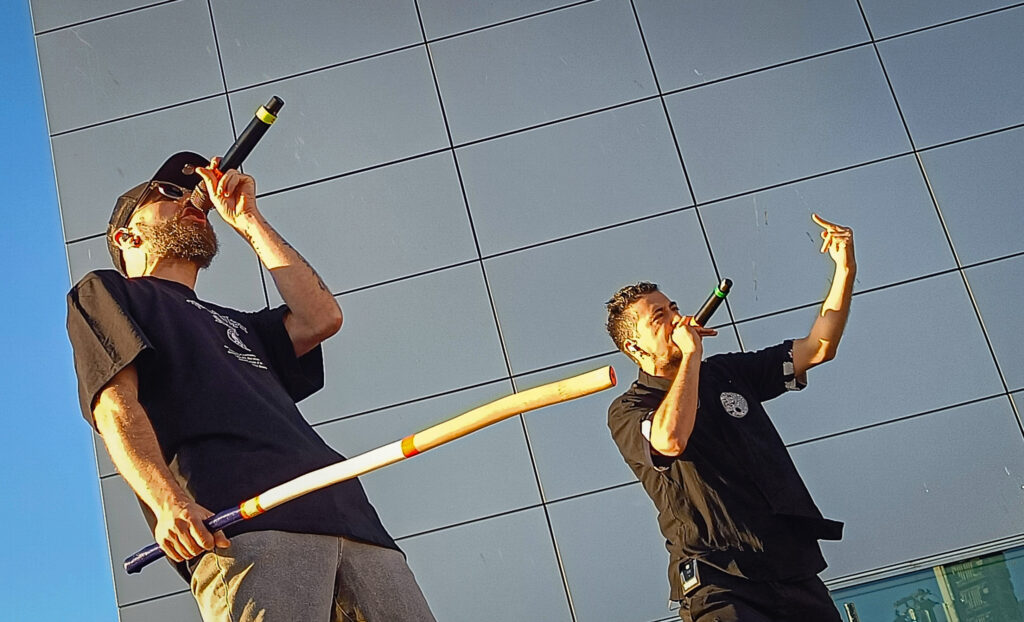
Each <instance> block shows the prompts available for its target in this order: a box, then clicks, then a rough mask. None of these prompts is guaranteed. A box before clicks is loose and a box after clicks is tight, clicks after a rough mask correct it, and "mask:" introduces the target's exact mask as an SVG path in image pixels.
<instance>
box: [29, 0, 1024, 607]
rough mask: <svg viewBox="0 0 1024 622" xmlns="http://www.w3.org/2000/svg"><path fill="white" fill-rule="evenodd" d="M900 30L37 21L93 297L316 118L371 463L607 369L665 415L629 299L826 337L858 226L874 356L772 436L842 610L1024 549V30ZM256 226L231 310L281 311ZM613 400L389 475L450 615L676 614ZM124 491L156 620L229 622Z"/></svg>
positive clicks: (304, 18)
mask: <svg viewBox="0 0 1024 622" xmlns="http://www.w3.org/2000/svg"><path fill="white" fill-rule="evenodd" d="M895 6H896V5H894V4H892V3H888V2H883V1H881V0H877V1H876V0H871V1H869V0H830V1H829V2H827V3H823V2H821V3H819V2H797V1H793V2H790V3H786V7H785V9H784V10H782V9H780V11H776V12H770V13H765V11H766V9H765V8H764V3H759V2H755V1H750V2H736V3H729V4H723V3H721V2H710V1H707V2H681V1H679V2H671V1H668V0H632V1H631V0H585V1H583V2H557V1H554V0H550V1H548V2H542V1H538V0H529V1H528V0H518V1H515V2H512V1H509V2H504V1H503V2H500V3H499V2H493V3H490V2H460V1H457V0H405V1H399V0H390V1H387V2H384V1H380V2H372V3H370V2H355V1H353V2H326V1H322V2H302V3H294V4H291V5H282V4H281V3H278V2H270V1H269V0H250V1H246V2H242V1H241V0H173V1H170V2H156V3H149V4H146V3H141V2H127V1H119V2H115V1H113V0H110V1H106V2H97V3H89V7H90V8H89V9H86V8H85V4H82V3H75V4H74V5H73V6H72V5H68V4H67V3H64V2H59V1H58V0H32V9H33V15H34V19H35V26H36V43H37V49H38V52H39V59H40V67H41V72H42V81H43V89H44V95H45V101H46V108H47V109H46V112H47V118H48V121H49V129H50V133H51V144H52V148H53V154H54V161H55V167H56V176H57V183H58V192H59V197H60V208H61V214H62V219H63V223H64V231H65V238H66V242H67V251H68V261H69V268H70V273H71V274H72V277H73V278H75V279H77V278H78V277H80V276H81V275H83V274H84V273H85V272H87V271H89V270H91V269H95V268H106V267H109V258H108V256H107V254H106V250H105V248H104V242H103V239H102V232H103V231H104V228H105V225H106V220H107V218H108V216H109V210H110V207H111V205H112V202H113V200H114V198H115V197H116V196H117V195H118V194H119V193H120V192H121V191H123V190H124V189H126V188H128V187H130V186H132V185H134V184H135V183H137V182H138V181H140V180H143V179H146V178H148V177H149V175H150V174H151V173H152V171H153V170H155V168H156V167H157V166H158V165H159V164H160V162H162V161H163V159H164V158H165V157H166V155H168V154H169V153H171V152H174V151H177V150H180V149H184V148H188V149H193V150H197V151H200V152H203V153H207V154H210V155H219V154H221V153H222V152H223V151H224V150H225V149H226V148H227V146H228V145H229V144H230V143H231V141H232V138H233V136H234V135H235V134H237V132H238V131H240V130H241V128H242V127H244V125H245V123H246V122H247V121H248V118H249V115H251V114H252V111H253V110H255V108H256V107H257V106H259V105H260V104H262V103H263V102H265V101H266V100H267V99H268V97H269V95H271V94H277V95H280V96H281V97H282V98H283V99H284V100H285V101H286V102H287V105H286V107H285V108H284V110H283V112H282V115H281V117H280V120H279V121H278V122H277V124H276V125H275V127H274V128H273V129H272V130H271V131H270V132H269V133H268V135H267V137H266V139H265V140H264V141H263V143H262V144H261V145H260V146H259V147H258V148H257V149H256V151H255V152H254V153H253V155H252V157H251V158H250V159H249V160H248V162H247V166H246V167H245V168H246V171H247V172H248V173H250V174H252V175H254V176H255V177H256V179H257V183H258V189H259V193H260V200H259V201H260V206H261V207H262V209H263V210H264V212H265V213H266V215H267V216H268V218H269V219H270V220H271V222H272V223H273V224H274V225H275V226H276V227H278V228H279V230H280V231H282V232H283V233H284V234H285V236H286V237H287V238H288V239H289V240H290V241H291V242H293V243H294V244H295V246H296V247H297V248H298V249H299V250H300V251H302V252H304V253H305V254H306V256H307V257H308V258H310V259H311V261H312V263H313V264H314V265H315V266H316V267H318V268H319V269H321V271H322V274H323V276H324V279H325V281H326V282H327V283H328V285H329V286H330V287H331V289H332V291H334V292H335V293H336V295H337V297H338V298H339V300H340V302H341V304H342V306H343V308H344V309H345V318H346V321H345V328H344V329H343V330H342V332H341V333H340V334H339V335H337V336H336V337H334V338H333V339H331V340H330V341H329V342H328V343H327V344H326V345H325V348H324V350H325V357H326V367H327V388H326V389H325V390H324V391H322V392H321V393H320V394H318V395H316V396H314V397H312V398H310V399H309V400H307V401H306V402H304V403H303V404H301V405H300V406H301V408H302V410H303V412H304V414H305V415H306V416H307V418H308V419H309V420H310V421H311V422H313V423H314V424H315V426H316V427H317V429H318V431H319V432H320V433H321V434H322V435H323V436H324V437H325V438H326V439H327V440H328V442H330V443H331V444H332V445H334V446H335V447H336V448H337V449H338V450H339V451H341V452H342V453H345V454H348V455H351V454H353V453H355V452H358V451H362V450H365V449H369V448H372V447H373V446H375V445H377V444H380V443H383V442H387V441H390V440H394V439H396V438H399V437H401V436H403V435H405V434H407V433H410V432H413V431H415V430H417V429H420V428H422V427H424V426H426V425H428V424H430V423H433V422H436V421H439V420H441V419H443V418H446V417H448V416H450V415H454V414H457V413H458V412H461V411H463V410H465V409H468V408H470V407H472V406H475V405H478V404H480V403H483V402H485V401H487V400H490V399H493V398H495V397H498V396H500V395H503V394H506V393H508V392H510V391H512V390H515V389H517V388H527V387H529V386H533V385H536V384H540V383H542V382H546V381H549V380H554V379H557V378H558V377H562V376H568V375H571V374H573V373H576V372H579V371H583V370H585V369H588V368H593V367H597V366H599V365H603V364H607V363H609V362H611V363H614V364H615V365H616V366H617V369H618V371H619V377H620V383H622V384H625V383H628V382H630V381H631V380H632V378H633V374H634V372H633V368H632V367H631V365H630V364H629V362H628V361H627V360H626V359H625V358H624V357H623V356H621V355H618V354H616V353H614V348H613V346H612V345H611V343H610V341H609V340H608V339H607V337H606V336H605V335H604V334H603V321H604V309H603V303H604V301H605V300H606V299H607V298H608V297H609V295H610V294H611V293H612V292H614V291H615V290H616V289H617V288H618V287H619V286H621V285H624V284H626V283H628V282H632V281H636V280H641V279H643V280H653V281H656V282H658V283H660V284H661V285H662V287H663V289H665V290H666V291H668V292H669V293H670V294H671V295H672V296H673V297H675V299H676V300H678V301H679V302H680V304H681V306H682V307H684V310H688V309H690V308H691V307H693V308H695V307H696V306H697V305H698V304H699V303H700V302H701V301H702V300H703V298H704V296H705V295H706V293H707V291H708V290H709V289H710V287H711V286H712V285H713V283H714V282H715V281H716V280H717V278H718V277H720V276H727V277H730V278H732V279H733V280H734V282H735V283H736V289H735V291H734V293H733V294H732V295H731V297H730V306H729V312H728V313H720V315H719V316H718V318H717V319H718V321H720V322H722V324H723V328H724V330H722V333H721V335H720V336H719V337H718V338H717V339H716V340H714V341H713V342H710V343H708V345H707V348H708V351H709V352H716V351H724V350H734V349H738V348H745V349H754V348H759V347H763V346H766V345H770V344H772V343H775V342H777V341H779V340H781V339H783V338H787V337H795V336H802V335H804V334H806V331H807V329H808V328H809V326H810V324H811V322H812V321H813V319H814V316H815V313H816V308H817V304H818V303H819V301H820V300H821V298H822V296H823V295H824V293H825V291H826V289H827V283H828V279H829V277H830V275H831V263H830V262H829V260H828V259H827V258H825V257H822V256H820V255H818V252H817V249H818V239H817V237H816V236H817V228H816V227H815V226H814V225H813V224H812V223H811V221H810V213H811V212H818V213H820V214H822V215H823V216H825V217H826V218H830V219H833V220H835V221H837V222H840V223H842V224H846V225H850V226H852V227H853V228H854V230H855V231H856V239H857V255H858V260H859V264H860V271H859V274H858V282H857V286H856V290H855V296H854V303H853V312H852V316H851V319H850V324H849V328H848V332H847V336H846V338H845V340H844V342H843V348H842V349H841V351H840V353H839V357H838V358H837V359H836V360H835V361H833V362H832V363H829V364H828V365H826V366H824V367H822V368H819V369H815V370H814V371H812V372H811V374H810V386H809V387H808V388H807V389H806V390H805V391H804V392H803V393H801V394H795V395H789V396H786V397H782V398H780V399H778V400H777V401H776V402H773V403H771V404H770V405H769V407H768V409H769V412H770V413H771V414H772V415H773V417H774V419H775V421H776V423H777V425H778V428H779V430H780V432H781V433H782V435H783V437H784V439H785V440H786V442H787V443H789V444H790V445H791V450H792V452H793V455H794V458H795V459H796V461H797V463H798V466H799V467H800V469H801V471H802V472H803V473H804V475H805V478H806V479H807V482H808V485H809V487H810V488H811V491H812V493H813V494H814V495H815V497H816V499H817V500H818V501H819V505H820V506H821V508H822V510H823V512H824V513H825V515H827V516H830V517H834V518H837V519H841V520H844V521H846V523H847V525H848V527H847V537H846V538H845V539H844V540H843V541H842V542H839V543H829V544H827V545H826V547H825V552H826V555H827V558H828V560H829V562H830V564H831V567H830V569H829V570H828V571H827V572H826V575H825V577H826V579H827V580H828V581H829V582H830V584H831V585H834V586H840V585H849V584H853V583H857V582H859V581H863V580H866V578H877V577H880V576H886V575H891V574H896V573H899V572H903V571H905V570H907V569H909V568H912V567H914V566H915V564H916V563H917V562H920V561H922V560H947V561H948V560H952V559H956V558H958V557H962V556H965V555H967V554H973V553H977V552H984V551H988V550H997V549H999V548H1001V547H1002V548H1005V547H1008V546H1010V545H1013V544H1015V543H1016V544H1019V543H1020V542H1022V541H1024V518H1022V517H1024V496H1022V495H1021V488H1022V485H1024V435H1022V423H1021V417H1020V412H1019V408H1018V404H1019V402H1020V399H1021V395H1022V393H1020V390H1021V389H1024V358H1022V355H1021V352H1024V337H1022V332H1021V331H1020V311H1019V309H1020V308H1021V303H1022V302H1024V297H1022V294H1021V292H1022V291H1024V281H1022V277H1021V275H1022V274H1024V263H1022V259H1021V256H1022V255H1024V241H1022V238H1021V236H1020V231H1022V230H1024V209H1022V204H1024V186H1022V185H1021V181H1020V179H1021V177H1020V162H1021V156H1022V154H1024V128H1022V126H1024V87H1022V86H1021V85H1022V82H1021V81H1020V76H1021V75H1024V53H1022V51H1024V48H1022V45H1024V44H1022V41H1024V39H1022V38H1021V37H1020V36H1019V35H1020V32H1022V30H1024V6H1021V5H1019V4H1016V5H1012V4H1011V5H1009V6H1008V3H1005V2H994V1H991V2H984V3H971V9H970V10H968V8H967V5H966V4H964V3H960V2H937V3H936V2H928V3H925V2H907V3H899V7H900V10H899V11H897V10H896V8H895ZM222 229H225V230H222V231H220V232H219V233H220V238H221V240H222V242H223V255H222V256H221V257H219V258H218V259H217V260H216V261H215V262H214V265H213V267H212V268H211V270H210V271H209V272H208V273H205V274H203V275H201V276H200V279H199V287H198V291H199V294H200V296H202V297H205V298H207V299H210V300H214V301H217V302H220V303H223V304H228V305H234V306H237V307H240V308H246V309H255V308H260V307H262V306H265V305H268V304H275V303H276V302H277V301H278V300H279V297H278V296H277V295H276V293H275V292H273V291H272V290H273V287H272V284H271V283H270V282H269V279H267V278H266V275H265V274H264V273H263V272H262V270H261V268H260V266H259V263H258V261H257V260H256V258H255V257H254V256H253V254H252V252H251V251H250V250H249V249H247V248H246V246H245V244H244V243H243V242H242V241H241V240H240V239H238V238H237V236H235V235H234V234H233V233H232V232H230V231H228V230H226V229H227V228H226V227H224V228H222ZM268 290H269V291H268ZM1014 392H1017V393H1016V394H1015V393H1014ZM611 398H612V393H611V392H608V393H605V394H601V395H597V396H591V397H588V398H585V399H583V400H580V401H577V402H573V403H570V404H564V405H560V406H557V407H553V408H550V409H548V410H546V411H540V412H536V413H531V414H528V415H526V416H523V417H521V418H517V419H513V420H511V421H508V422H505V423H503V424H501V425H498V426H495V427H494V428H493V429H489V430H487V431H484V432H480V433H479V434H477V435H474V436H472V437H469V438H466V439H463V440H461V441H459V442H458V443H456V444H454V445H453V446H450V447H445V448H442V449H439V450H437V452H436V453H432V454H429V455H426V456H423V457H420V458H417V459H415V460H414V461H411V462H409V463H407V464H402V465H397V466H395V467H392V468H389V469H387V470H385V471H382V472H379V473H374V474H371V475H370V476H367V477H366V478H364V484H365V487H366V489H367V492H368V494H369V495H370V497H371V500H372V501H373V502H374V503H375V505H376V507H377V508H378V510H379V511H380V514H381V516H382V519H383V521H384V523H385V525H387V526H388V527H389V528H390V529H391V530H392V532H393V533H394V535H395V536H396V537H398V539H399V543H400V544H401V545H402V547H403V549H404V550H405V551H406V552H407V553H408V556H409V561H410V564H411V566H412V567H413V570H414V571H415V573H416V575H417V577H418V578H419V581H420V584H421V585H422V586H423V589H424V592H425V594H426V597H427V599H428V600H429V601H430V603H431V606H432V607H433V609H434V611H435V613H436V614H437V616H438V619H439V620H456V621H459V620H480V619H488V620H508V621H512V620H542V621H544V622H561V621H567V622H568V621H575V622H602V621H614V622H620V621H626V622H651V621H654V620H663V619H673V613H672V612H671V611H669V610H668V608H667V607H666V605H665V603H666V596H667V591H668V586H667V583H666V580H665V572H664V566H665V562H666V558H667V555H666V553H665V551H664V549H663V548H662V545H661V537H660V535H659V534H658V531H657V526H656V522H655V513H654V509H653V506H652V505H651V503H650V502H649V501H648V500H647V499H646V497H645V496H644V494H643V491H642V489H641V488H640V487H639V485H638V484H637V483H636V482H635V481H634V480H633V478H632V476H631V474H630V473H629V471H628V469H627V468H626V467H625V465H624V464H623V463H622V460H621V458H620V457H619V456H618V454H617V452H616V450H615V447H614V445H613V444H612V442H611V440H610V438H609V436H608V433H607V430H606V428H605V422H604V421H605V408H606V406H607V403H608V402H609V401H610V399H611ZM1015 400H1016V401H1015ZM69 417H71V420H74V419H75V418H76V415H74V413H69ZM79 424H80V422H78V421H76V422H75V423H73V424H69V425H79ZM82 433H83V434H88V433H89V432H88V429H87V428H86V427H85V426H84V425H83V427H82ZM99 452H100V453H101V454H102V453H103V450H102V448H100V449H99ZM98 464H99V466H98V474H99V477H100V479H101V483H102V492H103V502H104V512H105V514H106V521H107V525H108V527H109V541H110V549H111V555H112V560H113V561H112V563H113V566H114V569H115V570H114V575H115V588H116V594H117V601H118V605H119V607H120V612H121V618H122V620H147V621H154V622H155V621H159V620H168V621H170V620H175V621H181V620H198V619H199V618H198V614H197V613H196V610H195V606H194V604H192V602H191V599H190V598H189V596H188V594H187V587H186V586H185V584H184V583H183V582H182V581H181V580H180V579H179V578H178V577H177V576H176V575H174V574H173V573H172V572H171V571H170V569H169V567H167V566H166V565H165V564H157V565H155V566H154V567H153V568H149V569H147V570H146V571H145V572H144V573H142V575H140V576H132V577H128V576H126V575H125V574H124V573H123V571H122V570H121V563H120V562H121V559H122V558H123V557H125V556H126V555H127V554H129V553H130V552H132V551H134V550H135V549H136V548H138V547H139V546H141V545H143V544H145V543H146V541H147V538H148V534H147V531H146V528H145V525H144V523H143V521H142V518H141V515H140V513H139V510H138V507H137V505H136V503H135V501H134V498H133V497H132V495H131V493H130V491H129V490H128V489H127V487H126V486H125V485H124V483H123V482H122V481H121V479H120V477H119V476H118V475H116V473H115V472H114V470H113V468H112V465H111V464H110V462H109V460H108V459H106V457H105V456H102V455H101V456H100V457H99V458H98ZM214 509H220V508H214Z"/></svg>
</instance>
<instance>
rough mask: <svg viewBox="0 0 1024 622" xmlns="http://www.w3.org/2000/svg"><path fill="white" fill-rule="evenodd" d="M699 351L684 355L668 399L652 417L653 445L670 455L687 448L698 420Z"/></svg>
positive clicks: (670, 387) (675, 454) (667, 394)
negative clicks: (694, 353)
mask: <svg viewBox="0 0 1024 622" xmlns="http://www.w3.org/2000/svg"><path fill="white" fill-rule="evenodd" d="M699 380H700V357H699V355H688V356H684V357H683V360H682V362H681V363H680V365H679V371H678V372H677V373H676V377H675V378H674V379H673V380H672V384H671V385H670V386H669V390H668V392H667V393H666V394H665V399H663V400H662V402H661V405H660V406H658V410H657V411H655V413H654V417H653V418H652V419H651V438H650V442H651V447H652V448H654V450H655V451H657V452H658V453H660V454H664V455H666V456H678V455H680V454H682V453H683V450H685V449H686V444H687V443H688V442H689V440H690V435H691V434H692V433H693V426H694V424H695V423H696V421H697V398H698V390H697V388H698V383H699Z"/></svg>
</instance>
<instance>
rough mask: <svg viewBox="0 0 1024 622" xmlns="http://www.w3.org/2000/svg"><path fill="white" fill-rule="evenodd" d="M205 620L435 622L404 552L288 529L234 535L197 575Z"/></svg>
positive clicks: (196, 592)
mask: <svg viewBox="0 0 1024 622" xmlns="http://www.w3.org/2000/svg"><path fill="white" fill-rule="evenodd" d="M192 594H193V595H194V596H195V599H196V602H197V603H198V604H199V610H200V612H201V613H202V615H203V620H204V621H205V622H321V621H322V622H363V621H365V622H434V616H433V615H432V614H431V613H430V608H429V607H428V606H427V601H426V599H424V597H423V593H422V592H421V591H420V588H419V586H418V585H417V584H416V579H415V578H414V577H413V575H412V571H411V570H409V566H408V565H407V564H406V562H405V557H404V556H403V555H402V553H400V552H399V551H395V550H393V549H388V548H383V547H379V546H374V545H370V544H363V543H361V542H356V541H353V540H347V539H345V538H336V537H332V536H320V535H312V534H295V533H287V532H283V531H253V532H249V533H244V534H241V535H238V536H235V537H233V538H232V539H231V546H230V547H228V548H225V549H217V550H216V551H213V552H210V553H206V554H205V555H203V557H202V558H201V559H200V560H199V562H198V564H197V565H196V566H195V571H194V572H193V573H192Z"/></svg>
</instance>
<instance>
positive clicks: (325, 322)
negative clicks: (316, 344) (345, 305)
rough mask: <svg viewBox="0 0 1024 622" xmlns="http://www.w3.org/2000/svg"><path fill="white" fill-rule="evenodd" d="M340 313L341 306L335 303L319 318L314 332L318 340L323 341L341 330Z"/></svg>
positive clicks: (341, 319)
mask: <svg viewBox="0 0 1024 622" xmlns="http://www.w3.org/2000/svg"><path fill="white" fill-rule="evenodd" d="M343 319H344V318H343V317H342V314H341V307H339V306H338V305H337V304H334V305H333V308H332V309H330V310H329V311H328V312H327V313H325V314H324V315H323V317H321V318H320V322H319V323H318V326H317V330H316V331H315V332H316V337H317V339H318V340H319V341H323V340H325V339H327V338H328V337H333V336H334V335H336V334H337V333H338V331H339V330H341V324H342V321H343Z"/></svg>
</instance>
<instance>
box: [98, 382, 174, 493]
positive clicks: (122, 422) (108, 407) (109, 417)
mask: <svg viewBox="0 0 1024 622" xmlns="http://www.w3.org/2000/svg"><path fill="white" fill-rule="evenodd" d="M93 413H94V416H95V419H96V427H97V429H98V430H99V432H100V434H101V436H102V437H103V442H104V444H105V445H106V447H107V453H108V454H110V459H111V460H112V461H113V463H114V466H115V467H117V470H118V472H119V473H121V476H122V477H123V478H124V480H125V482H127V483H128V485H129V486H131V488H132V490H134V491H135V494H137V495H138V496H139V498H140V499H142V502H143V503H145V504H146V505H147V506H149V508H150V509H152V510H153V512H154V513H159V512H160V511H161V510H167V509H169V508H172V507H175V506H179V505H182V504H184V503H187V502H188V501H190V500H191V497H190V496H189V494H188V493H187V492H185V490H184V489H182V487H181V486H180V485H179V484H178V482H177V480H176V479H175V477H174V475H173V474H172V473H171V470H170V468H168V466H167V463H166V462H165V461H164V458H163V453H162V452H161V450H160V445H159V443H158V442H157V439H156V434H155V433H154V432H153V427H152V425H151V424H150V423H149V419H148V417H147V416H146V413H145V410H144V409H143V407H142V405H141V404H139V403H138V401H137V400H134V399H131V398H130V397H126V396H125V395H123V393H121V392H119V391H117V389H113V390H110V389H108V390H106V391H104V393H103V395H102V396H101V398H100V400H99V401H98V403H97V406H96V408H95V409H94V411H93Z"/></svg>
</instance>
